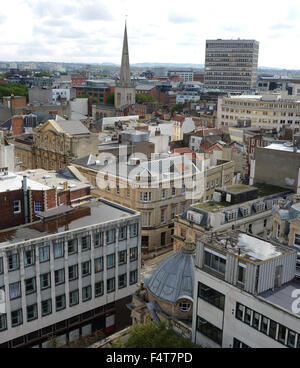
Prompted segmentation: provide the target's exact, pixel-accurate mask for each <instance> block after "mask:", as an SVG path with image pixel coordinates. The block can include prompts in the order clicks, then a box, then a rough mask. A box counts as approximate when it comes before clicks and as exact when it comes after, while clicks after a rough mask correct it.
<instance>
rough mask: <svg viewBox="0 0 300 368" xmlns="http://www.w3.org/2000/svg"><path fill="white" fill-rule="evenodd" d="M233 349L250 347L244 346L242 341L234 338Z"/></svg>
mask: <svg viewBox="0 0 300 368" xmlns="http://www.w3.org/2000/svg"><path fill="white" fill-rule="evenodd" d="M233 348H234V349H249V348H250V346H248V345H246V344H244V343H243V342H241V341H240V340H238V339H236V338H233Z"/></svg>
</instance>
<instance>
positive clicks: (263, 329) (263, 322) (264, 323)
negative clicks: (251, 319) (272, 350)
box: [260, 316, 269, 334]
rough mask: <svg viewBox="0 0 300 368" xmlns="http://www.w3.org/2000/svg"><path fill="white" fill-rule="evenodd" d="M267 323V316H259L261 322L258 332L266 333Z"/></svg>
mask: <svg viewBox="0 0 300 368" xmlns="http://www.w3.org/2000/svg"><path fill="white" fill-rule="evenodd" d="M268 324H269V318H267V317H265V316H262V318H261V324H260V332H262V333H264V334H267V333H268Z"/></svg>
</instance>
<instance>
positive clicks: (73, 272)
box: [69, 265, 78, 281]
mask: <svg viewBox="0 0 300 368" xmlns="http://www.w3.org/2000/svg"><path fill="white" fill-rule="evenodd" d="M77 279H78V265H74V266H70V267H69V281H72V280H77Z"/></svg>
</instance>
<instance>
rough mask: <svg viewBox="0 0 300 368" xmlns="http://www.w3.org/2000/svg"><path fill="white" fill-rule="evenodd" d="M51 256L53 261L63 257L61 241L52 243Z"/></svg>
mask: <svg viewBox="0 0 300 368" xmlns="http://www.w3.org/2000/svg"><path fill="white" fill-rule="evenodd" d="M53 254H54V259H57V258H62V257H63V256H64V243H63V241H62V240H59V241H56V242H54V244H53Z"/></svg>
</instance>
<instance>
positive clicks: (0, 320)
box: [0, 314, 7, 331]
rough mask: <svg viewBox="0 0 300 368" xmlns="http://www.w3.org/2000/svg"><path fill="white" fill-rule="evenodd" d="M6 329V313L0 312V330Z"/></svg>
mask: <svg viewBox="0 0 300 368" xmlns="http://www.w3.org/2000/svg"><path fill="white" fill-rule="evenodd" d="M6 329H7V318H6V314H0V331H4V330H6Z"/></svg>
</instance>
